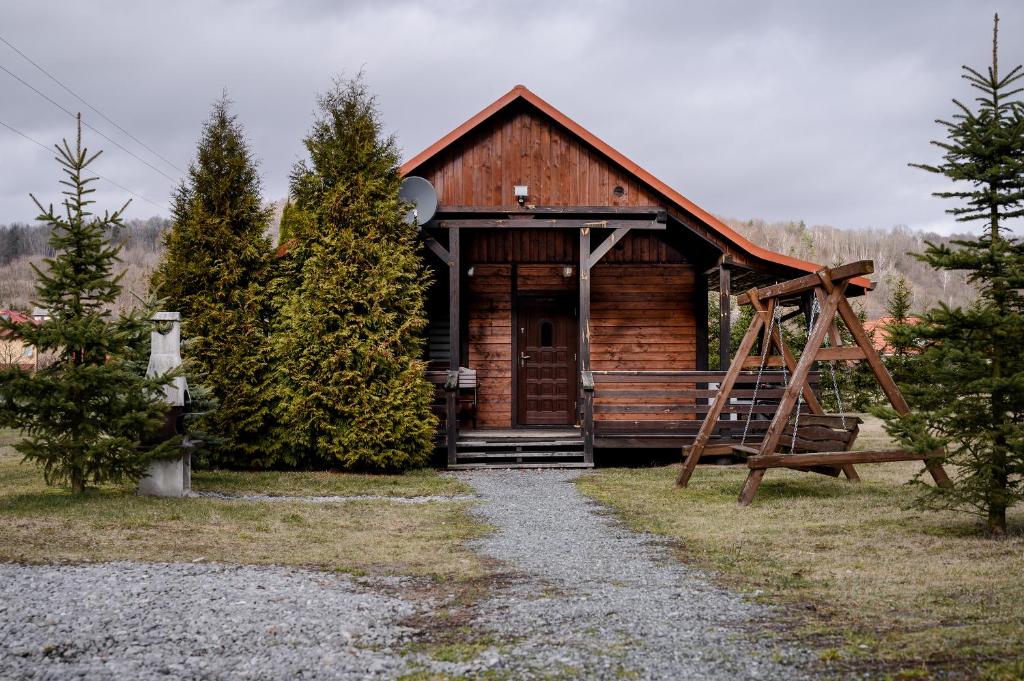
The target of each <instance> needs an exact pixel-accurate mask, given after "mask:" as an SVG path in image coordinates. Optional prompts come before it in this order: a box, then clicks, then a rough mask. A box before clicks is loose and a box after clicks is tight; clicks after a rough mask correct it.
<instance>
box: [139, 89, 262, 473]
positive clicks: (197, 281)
mask: <svg viewBox="0 0 1024 681" xmlns="http://www.w3.org/2000/svg"><path fill="white" fill-rule="evenodd" d="M173 219H174V225H173V226H172V228H171V230H170V231H169V232H168V234H167V236H166V238H165V246H166V249H165V251H164V255H163V259H162V260H161V261H160V264H159V265H158V266H157V268H156V270H155V271H154V272H153V276H152V281H151V287H152V290H153V292H154V293H155V294H156V295H157V296H158V297H159V298H161V299H163V301H164V304H165V305H166V306H167V307H168V308H169V309H172V310H176V311H179V312H181V315H182V336H183V338H184V339H185V341H186V344H185V350H184V355H185V359H186V361H187V362H188V366H189V367H190V369H189V372H190V373H192V374H193V375H194V376H195V377H197V378H198V382H201V383H202V384H203V386H204V387H206V388H207V389H208V390H209V391H210V393H211V395H212V397H213V398H214V399H215V400H216V402H217V407H216V409H214V410H213V411H211V412H210V413H208V414H206V415H205V416H204V417H203V419H202V422H201V424H200V427H201V429H202V431H203V432H204V434H205V436H206V439H207V440H208V441H209V443H210V445H211V451H210V456H211V458H212V459H213V462H214V463H217V464H220V465H229V466H243V467H244V466H252V465H260V464H263V463H265V462H266V461H265V459H266V454H265V446H266V442H265V440H266V438H267V433H268V431H269V428H270V422H271V421H270V420H271V416H272V413H271V404H270V397H269V396H268V395H267V393H266V385H265V383H266V380H267V374H268V371H269V358H268V346H269V331H270V329H269V324H270V322H269V319H270V317H271V309H270V298H269V294H268V292H267V284H268V278H269V266H270V257H271V251H270V248H271V244H270V240H269V239H268V238H267V236H266V235H265V230H266V228H267V223H268V221H269V219H270V211H269V210H268V209H267V208H265V207H264V206H263V200H262V197H261V194H260V179H259V174H258V172H257V164H256V161H255V159H254V158H253V155H252V152H251V151H250V150H249V146H248V144H247V142H246V140H245V136H244V132H243V130H242V126H241V125H240V124H239V122H238V120H237V118H236V117H235V116H234V115H233V114H232V113H231V110H230V102H229V101H228V100H227V98H226V96H225V97H222V98H221V99H220V100H219V101H218V102H216V103H215V104H214V105H213V111H212V113H211V114H210V118H209V119H208V120H207V121H206V123H205V124H204V125H203V132H202V136H201V138H200V141H199V148H198V151H197V154H196V160H195V161H194V162H193V163H192V164H191V165H190V166H189V171H188V176H187V178H186V180H185V181H184V182H183V183H182V184H181V186H179V187H178V189H177V190H176V192H175V194H174V201H173Z"/></svg>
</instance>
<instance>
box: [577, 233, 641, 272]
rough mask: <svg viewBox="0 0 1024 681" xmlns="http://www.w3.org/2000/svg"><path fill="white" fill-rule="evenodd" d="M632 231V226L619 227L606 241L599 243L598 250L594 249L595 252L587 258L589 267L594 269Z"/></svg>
mask: <svg viewBox="0 0 1024 681" xmlns="http://www.w3.org/2000/svg"><path fill="white" fill-rule="evenodd" d="M630 229H631V227H630V226H622V227H617V228H616V229H615V231H614V232H612V233H611V234H609V235H608V236H607V237H605V239H604V241H602V242H601V243H599V244H598V245H597V248H595V249H594V252H593V253H591V254H590V255H589V257H588V258H587V267H593V266H594V265H596V264H597V263H598V261H599V260H601V258H603V257H604V256H605V254H606V253H608V251H610V250H611V249H612V247H613V246H615V244H617V243H619V241H620V240H621V239H622V238H623V237H624V236H626V235H627V234H629V230H630Z"/></svg>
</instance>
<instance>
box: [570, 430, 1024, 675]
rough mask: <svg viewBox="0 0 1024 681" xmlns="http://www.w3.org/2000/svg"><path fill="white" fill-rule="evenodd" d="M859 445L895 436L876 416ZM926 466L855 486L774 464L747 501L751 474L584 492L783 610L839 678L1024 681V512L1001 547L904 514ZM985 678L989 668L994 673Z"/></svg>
mask: <svg viewBox="0 0 1024 681" xmlns="http://www.w3.org/2000/svg"><path fill="white" fill-rule="evenodd" d="M862 433H864V435H862V438H861V440H860V442H859V445H860V446H861V447H862V448H870V447H873V446H876V445H879V444H883V442H884V441H885V440H886V439H887V437H886V435H885V433H884V431H882V430H881V428H880V425H879V424H878V422H877V421H873V420H871V419H869V421H868V423H866V424H865V427H864V429H863V430H862ZM918 469H919V464H917V463H913V462H911V463H895V464H878V465H862V466H859V467H858V471H859V473H860V475H861V477H862V479H863V483H862V484H859V485H852V484H849V483H846V482H844V481H843V480H842V479H840V480H834V479H832V478H827V477H825V476H821V475H815V474H813V473H798V472H795V471H787V470H782V469H773V470H769V471H768V473H767V475H765V478H764V482H763V483H762V484H761V488H760V490H759V491H758V495H757V497H756V498H755V500H754V503H753V505H751V506H749V507H747V508H741V507H739V506H737V505H736V498H737V496H738V494H739V490H740V487H741V485H742V483H743V479H744V477H745V476H746V467H740V466H724V467H723V466H700V467H698V468H697V470H696V472H695V474H694V476H693V479H692V480H691V482H690V486H689V487H688V488H687V489H685V490H680V489H676V488H675V487H674V482H675V477H676V474H677V473H678V470H679V467H678V466H676V465H674V466H665V467H661V468H645V469H605V470H598V471H596V472H595V473H594V474H592V475H589V476H586V477H584V478H582V479H581V480H580V481H579V483H578V484H579V487H580V489H581V490H582V491H583V492H584V493H586V494H588V495H590V496H591V497H593V498H595V499H597V500H599V501H601V502H603V503H605V504H608V505H609V506H611V507H612V508H613V509H614V510H615V511H616V512H617V513H618V514H619V515H620V516H621V517H622V518H623V520H624V521H625V522H626V523H628V524H629V525H631V526H632V527H635V528H637V529H641V530H646V531H649V532H653V533H656V534H660V535H664V536H666V537H670V538H672V539H674V540H678V545H677V547H678V548H677V552H678V555H679V556H680V558H681V559H682V560H684V561H686V562H688V563H690V564H694V565H697V566H699V567H704V568H708V569H711V570H714V571H716V572H717V573H718V574H719V575H720V578H721V579H722V581H723V582H724V583H725V584H727V585H728V586H730V587H733V588H738V589H742V590H745V591H747V592H750V593H752V594H754V595H755V596H756V597H757V598H758V599H759V600H763V601H765V602H768V603H776V604H783V605H788V606H792V607H787V608H785V609H784V610H783V612H782V614H781V615H780V616H781V618H782V620H783V622H784V623H785V624H786V625H788V626H787V629H788V631H789V633H790V634H792V635H793V636H795V637H797V638H799V640H800V641H802V642H804V643H807V644H811V645H813V646H815V647H816V648H817V650H818V653H819V656H820V658H821V659H822V661H823V662H826V663H828V664H829V665H830V666H832V667H833V668H835V669H836V670H837V671H838V670H842V671H843V672H844V673H845V672H849V671H866V672H868V673H878V674H882V675H889V674H891V675H892V676H894V677H896V678H918V677H921V678H927V677H929V676H930V675H931V674H932V673H934V672H935V671H936V670H943V671H947V672H948V671H952V672H954V674H955V675H957V676H965V677H971V678H976V677H981V676H983V675H984V676H985V678H993V679H1004V678H1005V679H1010V678H1024V509H1020V508H1018V509H1015V511H1014V512H1013V513H1012V515H1011V519H1010V524H1011V537H1010V538H1008V539H1005V540H998V541H994V540H990V539H986V538H984V537H982V536H980V534H979V528H980V524H979V522H978V521H976V520H975V519H973V518H972V517H970V516H964V515H956V514H952V513H945V512H943V513H934V512H924V511H918V510H910V509H907V508H905V505H906V502H907V501H908V499H910V498H911V496H912V494H913V492H912V491H911V490H909V489H908V488H907V487H905V486H904V484H903V483H905V482H906V481H907V480H909V479H910V478H911V477H912V476H913V475H914V473H916V471H917V470H918ZM983 670H984V671H983Z"/></svg>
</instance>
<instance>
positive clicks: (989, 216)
mask: <svg viewBox="0 0 1024 681" xmlns="http://www.w3.org/2000/svg"><path fill="white" fill-rule="evenodd" d="M998 27H999V17H998V16H996V19H995V28H994V30H993V40H992V65H991V66H990V67H988V69H987V70H986V71H985V72H984V73H982V72H979V71H976V70H975V69H972V68H969V67H966V66H965V67H964V74H963V77H964V78H965V79H966V80H967V81H968V83H970V85H971V87H973V88H975V89H976V90H978V91H979V92H980V94H979V95H978V96H977V98H976V99H975V103H976V107H975V108H974V109H972V108H970V107H968V106H966V105H964V104H962V103H961V102H959V101H957V100H953V101H954V104H955V106H956V108H957V113H956V114H955V115H954V116H953V118H952V119H951V120H950V121H939V123H940V124H941V125H942V126H943V127H944V128H946V132H947V139H946V141H941V142H935V143H934V144H936V145H937V146H938V147H939V148H941V149H942V150H943V152H944V155H943V161H942V163H941V164H939V165H935V166H932V165H919V166H918V167H920V168H923V169H924V170H927V171H929V172H932V173H936V174H940V175H943V176H945V177H946V178H948V179H949V180H951V181H952V182H953V183H954V185H956V186H957V188H956V189H955V190H951V191H944V192H938V193H937V194H936V196H939V197H942V198H948V199H954V200H956V201H958V202H959V204H958V205H957V206H955V207H953V208H950V209H948V211H947V212H949V213H951V214H953V215H954V216H956V219H957V220H959V221H964V222H967V221H970V222H975V221H976V222H978V223H980V224H981V225H982V226H983V232H982V234H981V235H980V236H978V237H977V238H974V239H961V240H957V241H954V242H953V246H955V247H954V248H951V247H950V246H948V245H934V244H928V248H927V249H926V251H925V252H924V253H923V254H921V255H920V256H919V257H920V258H921V259H922V260H924V261H925V262H927V263H929V264H930V265H931V266H932V267H934V268H936V269H938V270H966V271H967V272H968V278H969V280H970V281H971V282H973V283H974V284H975V285H976V286H977V287H978V289H979V291H980V293H979V298H978V300H977V301H976V302H975V303H974V304H973V305H972V306H971V307H969V308H968V309H961V308H950V307H948V306H946V305H941V306H940V307H938V308H937V309H933V310H931V311H929V312H928V313H927V314H926V315H925V316H924V320H923V322H924V323H923V324H922V325H921V326H920V327H919V328H920V332H921V336H922V338H923V339H924V347H923V349H922V352H921V354H920V355H919V357H918V359H917V364H918V367H917V371H916V372H915V373H917V374H918V376H919V378H918V379H917V380H914V381H912V382H911V383H910V384H909V385H907V386H906V393H907V396H908V398H909V399H910V401H911V403H912V405H913V406H915V407H916V408H917V409H918V410H919V411H918V413H917V414H916V415H913V416H910V417H907V418H904V419H898V418H896V417H895V415H894V414H889V428H890V432H892V433H893V434H895V435H896V436H897V437H899V439H900V440H901V441H902V443H903V444H905V445H907V446H910V447H912V448H914V449H915V450H917V451H920V452H927V451H932V450H934V449H936V448H939V447H945V448H946V451H947V458H948V461H949V462H950V463H952V464H954V465H955V466H956V470H958V471H959V472H960V474H959V476H958V477H957V480H956V486H955V488H954V489H952V490H949V491H947V490H937V489H934V488H930V492H929V493H928V494H927V495H926V496H925V497H924V498H923V501H924V502H925V503H926V504H929V505H934V506H938V507H945V508H956V509H962V510H968V511H973V512H976V513H978V514H980V515H982V516H983V517H985V518H986V520H987V523H988V529H989V531H990V532H991V533H992V534H1003V533H1005V531H1006V509H1007V508H1009V507H1010V506H1012V505H1013V504H1014V503H1017V502H1019V501H1020V500H1021V499H1022V498H1024V342H1022V339H1024V298H1022V296H1021V289H1024V243H1022V242H1021V240H1020V238H1018V237H1014V236H1012V235H1011V234H1010V232H1009V229H1010V225H1009V224H1007V223H1008V221H1011V220H1013V219H1015V218H1018V219H1019V218H1020V217H1022V216H1024V102H1022V101H1021V98H1020V93H1021V88H1020V87H1019V86H1018V83H1019V81H1020V80H1021V78H1022V77H1024V73H1022V69H1021V67H1020V66H1017V67H1015V68H1013V69H1010V70H1009V71H1008V72H1006V73H1005V74H1004V73H1001V72H1000V70H999V62H998V41H997V38H998Z"/></svg>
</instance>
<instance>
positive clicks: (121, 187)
mask: <svg viewBox="0 0 1024 681" xmlns="http://www.w3.org/2000/svg"><path fill="white" fill-rule="evenodd" d="M0 125H2V126H4V127H5V128H7V129H8V130H10V131H11V132H13V133H15V134H16V135H21V136H22V137H24V138H25V139H27V140H28V141H29V142H31V143H32V144H35V145H36V146H37V147H40V148H41V149H43V150H44V151H48V152H51V153H52V152H53V149H51V148H50V147H48V146H46V145H45V144H43V143H42V142H40V141H39V140H37V139H36V138H34V137H30V136H28V135H26V134H25V133H23V132H22V131H21V130H18V129H17V128H15V127H14V126H11V125H8V124H7V123H4V122H3V121H0ZM94 174H95V175H96V177H98V178H100V179H101V180H103V181H104V182H109V183H110V184H112V185H114V186H115V187H117V188H118V189H120V190H122V191H124V192H127V193H128V194H131V195H132V196H134V197H135V198H137V199H142V200H143V201H145V202H146V203H148V204H151V205H153V206H154V207H156V208H159V209H160V210H166V208H167V206H166V205H164V206H161V205H160V204H158V203H156V202H155V201H150V200H149V199H147V198H146V197H145V196H143V195H142V194H139V193H136V192H133V191H132V190H131V189H128V188H127V187H125V186H124V185H122V184H118V183H117V182H114V181H113V180H111V179H110V178H109V177H103V176H102V175H100V174H99V173H94Z"/></svg>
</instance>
